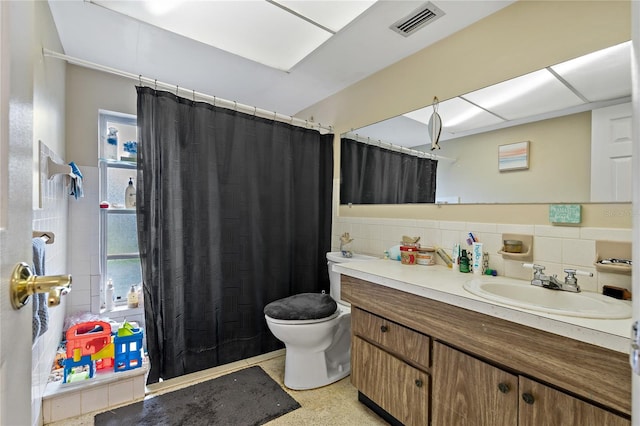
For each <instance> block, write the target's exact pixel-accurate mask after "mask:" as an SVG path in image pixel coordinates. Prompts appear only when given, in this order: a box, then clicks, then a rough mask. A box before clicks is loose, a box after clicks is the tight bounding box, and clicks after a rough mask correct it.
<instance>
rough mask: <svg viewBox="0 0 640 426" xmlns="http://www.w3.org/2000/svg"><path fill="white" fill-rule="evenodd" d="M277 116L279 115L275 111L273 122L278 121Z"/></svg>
mask: <svg viewBox="0 0 640 426" xmlns="http://www.w3.org/2000/svg"><path fill="white" fill-rule="evenodd" d="M277 115H278V113H277V112H275V111H273V121H276V118H277Z"/></svg>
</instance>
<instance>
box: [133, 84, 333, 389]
mask: <svg viewBox="0 0 640 426" xmlns="http://www.w3.org/2000/svg"><path fill="white" fill-rule="evenodd" d="M137 91H138V134H139V141H138V149H139V152H138V188H137V195H136V196H137V200H136V204H137V217H138V219H137V222H138V241H139V245H140V256H141V263H142V274H143V288H144V296H145V303H144V306H145V319H146V338H147V349H148V352H149V357H150V362H151V372H150V374H149V378H148V380H147V381H148V383H153V382H156V381H158V378H163V379H168V378H171V377H176V376H180V375H183V374H187V373H191V372H194V371H199V370H202V369H206V368H210V367H213V366H216V365H220V364H225V363H229V362H233V361H237V360H239V359H244V358H248V357H251V356H255V355H259V354H261V353H266V352H269V351H272V350H275V349H279V348H281V347H282V345H281V343H280V342H279V341H277V340H276V339H275V338H274V337H273V336H272V335H271V333H270V332H269V330H268V328H267V326H266V323H265V320H264V315H263V312H262V310H263V308H264V306H265V305H266V304H267V303H269V302H271V301H273V300H276V299H279V298H282V297H286V296H290V295H292V294H295V293H301V292H319V291H321V290H326V291H328V290H329V277H328V273H327V262H326V258H325V254H326V252H328V251H330V249H331V198H332V194H331V193H332V179H333V135H321V134H320V133H319V132H317V131H315V130H309V129H304V128H300V127H295V126H291V125H289V124H286V123H281V122H276V121H273V120H267V119H263V118H260V117H255V116H252V115H247V114H243V113H239V112H237V111H233V110H229V109H224V108H219V107H214V106H212V105H209V104H207V103H204V102H193V101H191V100H188V99H184V98H180V97H177V96H175V95H174V94H172V93H169V92H163V91H156V90H153V89H151V88H147V87H138V88H137Z"/></svg>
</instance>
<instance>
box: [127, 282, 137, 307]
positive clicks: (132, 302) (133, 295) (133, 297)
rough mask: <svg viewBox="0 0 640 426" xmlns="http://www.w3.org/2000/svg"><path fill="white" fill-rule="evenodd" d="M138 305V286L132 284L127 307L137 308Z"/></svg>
mask: <svg viewBox="0 0 640 426" xmlns="http://www.w3.org/2000/svg"><path fill="white" fill-rule="evenodd" d="M137 307H138V292H137V291H136V286H135V285H131V289H130V290H129V293H127V308H137Z"/></svg>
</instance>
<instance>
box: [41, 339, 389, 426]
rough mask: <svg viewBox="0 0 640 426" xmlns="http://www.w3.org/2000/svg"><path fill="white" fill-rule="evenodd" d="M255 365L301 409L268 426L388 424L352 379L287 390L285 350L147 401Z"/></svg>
mask: <svg viewBox="0 0 640 426" xmlns="http://www.w3.org/2000/svg"><path fill="white" fill-rule="evenodd" d="M251 365H259V366H260V367H262V369H263V370H264V371H265V372H267V374H269V375H270V376H271V377H272V378H273V379H274V380H275V381H276V382H278V383H279V384H280V386H282V388H283V389H284V390H285V391H286V392H288V393H289V394H290V395H291V396H292V397H293V398H294V399H295V400H296V401H298V403H299V404H300V405H301V407H300V408H298V409H297V410H293V411H291V412H290V413H287V414H285V415H284V416H281V417H278V418H277V419H274V420H272V421H270V422H268V423H266V425H269V426H282V425H296V426H305V425H313V426H324V425H327V426H328V425H331V426H356V425H357V426H368V425H386V424H387V423H386V422H385V421H384V420H382V419H381V418H380V417H378V416H377V415H376V414H374V413H373V412H372V411H371V410H369V409H368V408H367V407H365V406H364V405H362V404H361V403H360V402H358V392H357V390H356V388H354V387H353V385H351V382H350V378H349V377H345V378H344V379H342V380H340V381H338V382H336V383H333V384H331V385H329V386H324V387H322V388H318V389H311V390H304V391H295V390H291V389H287V388H286V387H284V384H283V380H284V350H281V351H276V352H272V353H270V354H265V355H261V356H257V357H254V358H250V359H247V360H243V361H238V362H234V363H232V364H227V365H223V366H220V367H216V368H212V369H209V370H205V371H201V372H197V373H193V374H189V375H186V376H182V377H178V378H175V379H171V380H167V381H165V382H163V383H158V384H154V385H151V386H148V390H147V396H146V398H149V397H151V396H152V395H161V394H163V393H166V392H170V391H173V390H176V389H180V388H184V387H187V386H190V385H193V384H196V383H199V382H202V381H205V380H210V379H213V378H215V377H219V376H222V375H225V374H228V373H231V372H232V371H237V370H240V369H243V368H246V367H248V366H251ZM95 414H97V413H91V414H86V415H83V416H80V417H75V418H72V419H66V420H62V421H59V422H54V423H49V425H51V426H93V416H94V415H95ZM229 426H236V425H229ZM237 426H240V425H237Z"/></svg>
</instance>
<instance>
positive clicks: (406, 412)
mask: <svg viewBox="0 0 640 426" xmlns="http://www.w3.org/2000/svg"><path fill="white" fill-rule="evenodd" d="M351 330H352V341H351V345H352V346H351V383H353V385H354V386H355V387H356V388H357V389H358V390H359V391H360V392H361V393H362V394H364V395H365V396H366V397H367V398H369V399H370V400H371V401H373V402H375V403H376V404H377V405H378V406H379V407H381V408H382V409H383V410H385V411H386V412H387V413H389V414H391V415H392V416H393V417H395V418H396V419H397V420H399V421H400V422H402V423H403V424H404V425H407V426H409V425H416V426H424V425H428V424H429V400H430V396H429V388H430V381H429V379H430V378H429V374H428V373H427V371H428V368H429V360H430V342H431V340H430V339H429V337H428V336H425V335H423V334H420V333H417V332H416V331H414V330H411V329H408V328H406V327H403V326H402V325H400V324H397V323H395V322H392V321H388V320H386V319H384V318H381V317H379V316H376V315H373V314H370V313H368V312H365V311H363V310H360V309H357V308H353V309H352V310H351Z"/></svg>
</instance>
